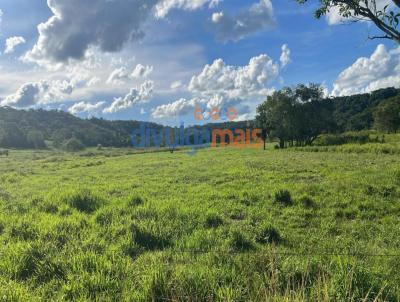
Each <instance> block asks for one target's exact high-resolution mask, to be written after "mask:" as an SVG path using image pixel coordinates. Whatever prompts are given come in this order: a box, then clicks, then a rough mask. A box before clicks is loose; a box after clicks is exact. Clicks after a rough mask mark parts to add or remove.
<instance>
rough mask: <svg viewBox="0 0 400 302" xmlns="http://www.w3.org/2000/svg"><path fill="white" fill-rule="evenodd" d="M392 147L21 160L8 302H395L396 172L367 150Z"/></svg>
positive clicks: (392, 159) (7, 199)
mask: <svg viewBox="0 0 400 302" xmlns="http://www.w3.org/2000/svg"><path fill="white" fill-rule="evenodd" d="M385 141H386V142H385V143H381V144H368V143H367V144H363V145H359V144H357V145H354V146H359V147H360V148H363V152H362V153H353V152H354V150H353V151H352V152H350V153H342V152H338V150H333V151H330V150H328V151H324V150H322V149H320V150H319V152H305V151H309V150H308V149H309V148H325V147H303V148H299V149H296V148H290V149H287V150H285V151H280V150H277V151H275V150H273V148H272V145H268V146H267V149H268V151H267V152H264V151H263V150H254V149H248V150H245V149H234V148H232V149H231V148H226V149H202V150H199V151H198V152H197V154H196V156H188V155H187V153H186V151H178V150H177V151H176V152H174V153H173V154H171V153H169V152H162V153H144V154H134V153H128V152H125V151H124V150H123V149H109V148H103V149H102V150H97V148H96V147H94V148H92V149H90V150H86V151H84V152H77V153H61V152H58V151H46V150H44V151H13V152H11V153H10V155H9V157H1V158H0V240H1V242H2V244H1V246H0V254H1V257H0V297H1V298H0V300H2V301H43V300H48V301H55V300H57V301H59V300H66V301H76V300H80V301H85V300H98V301H270V300H274V301H304V300H305V301H398V300H399V299H400V276H399V274H398V272H399V269H400V267H399V261H398V257H399V255H398V251H399V247H400V239H399V236H398V215H399V214H400V203H399V197H400V195H399V194H400V192H399V189H398V188H399V184H400V161H399V156H398V155H391V154H386V153H379V156H377V154H376V153H375V151H374V150H373V149H372V148H371V145H374V146H375V145H377V146H380V147H381V148H383V147H388V146H391V147H392V148H397V150H400V146H399V145H398V141H399V137H398V136H397V135H394V134H391V135H386V138H385ZM349 146H353V145H352V144H347V145H343V146H331V147H326V148H344V147H349ZM397 154H400V153H397Z"/></svg>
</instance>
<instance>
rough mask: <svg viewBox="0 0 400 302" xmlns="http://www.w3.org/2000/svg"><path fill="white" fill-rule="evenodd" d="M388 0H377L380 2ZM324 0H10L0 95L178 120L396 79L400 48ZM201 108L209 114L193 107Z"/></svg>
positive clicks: (22, 104)
mask: <svg viewBox="0 0 400 302" xmlns="http://www.w3.org/2000/svg"><path fill="white" fill-rule="evenodd" d="M390 2H391V1H390V0H378V3H379V5H383V6H384V5H385V4H386V3H390ZM315 5H316V1H309V3H308V4H307V5H299V4H297V3H296V1H295V0H48V1H45V0H34V1H33V0H2V1H1V2H0V106H11V107H14V108H18V109H28V108H34V109H38V108H44V109H58V110H64V111H68V112H70V113H71V114H74V115H77V116H79V117H83V118H87V117H93V116H95V117H102V118H105V119H112V120H117V119H123V120H127V119H132V120H142V121H152V122H157V123H161V124H169V125H177V124H180V123H182V122H186V123H188V124H194V123H202V122H206V121H207V119H209V116H210V112H212V110H213V109H214V108H235V110H236V112H237V119H242V120H245V119H250V118H253V117H254V115H255V112H256V108H257V105H258V104H260V103H261V102H263V101H264V100H265V99H266V97H267V96H268V95H270V94H271V93H273V91H275V90H277V89H281V88H282V87H285V86H294V85H296V84H299V83H311V82H312V83H319V84H321V85H323V87H324V88H325V93H326V95H329V96H341V95H351V94H356V93H364V92H369V91H373V90H376V89H379V88H385V87H393V86H394V87H400V47H399V46H398V45H397V44H396V43H394V42H393V41H388V40H369V39H368V36H369V35H373V34H376V33H377V31H376V30H375V28H374V27H373V26H371V24H369V23H367V22H359V23H351V24H349V23H348V22H347V23H346V22H345V23H343V22H342V20H341V19H340V18H339V16H338V14H337V13H336V12H335V11H332V12H330V13H329V14H328V15H327V16H325V17H323V18H322V19H320V20H317V19H315V18H314V16H313V12H314V10H315ZM196 108H201V110H202V113H203V115H204V119H203V120H202V121H199V120H198V119H196V118H195V116H194V114H193V112H194V111H195V109H196Z"/></svg>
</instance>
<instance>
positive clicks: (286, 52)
mask: <svg viewBox="0 0 400 302" xmlns="http://www.w3.org/2000/svg"><path fill="white" fill-rule="evenodd" d="M290 53H291V51H290V49H289V46H288V45H287V44H283V45H282V54H281V57H280V59H279V60H280V61H281V66H282V67H285V66H286V65H287V64H289V63H290Z"/></svg>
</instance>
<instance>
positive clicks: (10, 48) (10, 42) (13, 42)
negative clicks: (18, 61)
mask: <svg viewBox="0 0 400 302" xmlns="http://www.w3.org/2000/svg"><path fill="white" fill-rule="evenodd" d="M25 42H26V41H25V39H24V38H23V37H19V36H18V37H10V38H8V39H7V40H6V47H5V49H4V53H5V54H10V53H13V52H14V49H15V47H16V46H18V45H20V44H24V43H25Z"/></svg>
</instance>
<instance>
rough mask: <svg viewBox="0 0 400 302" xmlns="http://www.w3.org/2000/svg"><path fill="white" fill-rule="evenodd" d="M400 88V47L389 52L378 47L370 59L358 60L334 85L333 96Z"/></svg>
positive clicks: (381, 46)
mask: <svg viewBox="0 0 400 302" xmlns="http://www.w3.org/2000/svg"><path fill="white" fill-rule="evenodd" d="M390 86H394V87H400V47H397V48H395V49H393V50H390V51H388V50H387V49H386V47H385V46H384V45H383V44H380V45H378V47H377V48H376V50H375V51H374V53H373V54H372V55H371V56H370V57H369V58H367V57H363V58H359V59H357V60H356V62H355V63H354V64H353V65H351V66H350V67H348V68H346V69H345V70H344V71H343V72H342V73H340V75H339V76H338V78H337V79H336V80H335V82H334V84H333V92H332V94H333V95H351V94H356V93H364V92H370V91H373V90H377V89H380V88H386V87H390Z"/></svg>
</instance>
